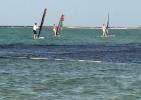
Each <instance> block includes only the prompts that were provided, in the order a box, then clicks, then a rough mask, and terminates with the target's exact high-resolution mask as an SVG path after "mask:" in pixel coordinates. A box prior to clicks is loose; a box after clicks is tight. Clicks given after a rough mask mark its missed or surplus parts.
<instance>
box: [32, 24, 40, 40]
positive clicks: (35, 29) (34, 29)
mask: <svg viewBox="0 0 141 100" xmlns="http://www.w3.org/2000/svg"><path fill="white" fill-rule="evenodd" d="M38 28H39V27H38V25H37V23H35V24H34V25H33V39H37V38H38V36H37V29H38Z"/></svg>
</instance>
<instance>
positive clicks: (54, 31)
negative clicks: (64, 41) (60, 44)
mask: <svg viewBox="0 0 141 100" xmlns="http://www.w3.org/2000/svg"><path fill="white" fill-rule="evenodd" d="M56 30H57V26H56V25H55V24H53V27H52V31H53V34H54V37H56V36H57V35H56Z"/></svg>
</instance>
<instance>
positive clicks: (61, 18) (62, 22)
mask: <svg viewBox="0 0 141 100" xmlns="http://www.w3.org/2000/svg"><path fill="white" fill-rule="evenodd" d="M63 25H64V15H63V14H62V15H61V17H60V20H59V24H58V26H57V29H56V35H59V34H60V32H61V30H62V28H63Z"/></svg>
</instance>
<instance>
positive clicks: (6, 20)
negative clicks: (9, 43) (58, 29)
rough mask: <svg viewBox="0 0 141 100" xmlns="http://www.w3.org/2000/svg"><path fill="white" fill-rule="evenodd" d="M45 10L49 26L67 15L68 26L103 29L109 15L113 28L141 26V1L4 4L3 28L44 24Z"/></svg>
mask: <svg viewBox="0 0 141 100" xmlns="http://www.w3.org/2000/svg"><path fill="white" fill-rule="evenodd" d="M44 8H47V9H48V15H47V17H46V19H45V25H52V24H54V23H56V24H57V23H58V20H59V16H60V15H61V14H62V13H64V15H65V25H71V26H77V25H81V26H101V25H102V24H103V23H106V20H107V14H108V12H109V13H110V25H111V26H140V25H141V0H1V3H0V25H32V24H33V23H34V22H37V23H40V20H41V16H42V12H43V10H44Z"/></svg>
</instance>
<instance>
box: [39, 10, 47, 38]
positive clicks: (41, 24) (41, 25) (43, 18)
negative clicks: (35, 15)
mask: <svg viewBox="0 0 141 100" xmlns="http://www.w3.org/2000/svg"><path fill="white" fill-rule="evenodd" d="M46 13H47V9H46V8H45V9H44V13H43V16H42V20H41V23H40V27H39V33H38V38H39V39H44V37H40V35H41V31H42V27H43V24H44V20H45V16H46Z"/></svg>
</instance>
